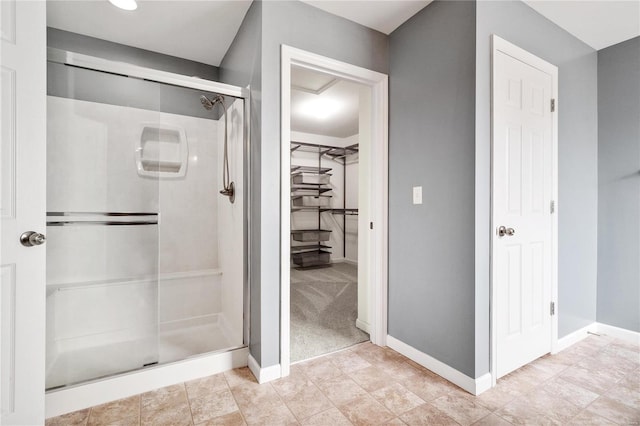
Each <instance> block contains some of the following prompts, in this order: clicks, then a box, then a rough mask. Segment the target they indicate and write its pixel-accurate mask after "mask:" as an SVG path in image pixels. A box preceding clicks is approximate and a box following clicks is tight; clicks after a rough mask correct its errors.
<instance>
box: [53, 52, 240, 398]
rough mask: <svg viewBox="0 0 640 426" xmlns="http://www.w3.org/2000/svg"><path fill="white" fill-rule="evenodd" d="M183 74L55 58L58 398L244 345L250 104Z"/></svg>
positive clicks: (57, 55)
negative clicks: (61, 392)
mask: <svg viewBox="0 0 640 426" xmlns="http://www.w3.org/2000/svg"><path fill="white" fill-rule="evenodd" d="M124 69H126V70H128V71H127V72H124V71H123V70H124ZM178 77H180V78H178ZM178 77H176V76H175V75H169V73H162V72H159V71H154V72H151V73H150V72H149V70H145V69H142V68H140V67H136V66H124V68H123V65H122V64H119V63H113V62H110V61H105V60H102V59H99V58H91V57H88V56H85V55H80V54H77V53H73V52H66V51H56V50H55V49H50V51H49V63H48V78H49V82H48V94H49V96H48V104H47V107H48V112H47V114H48V129H47V132H48V135H47V360H46V387H47V389H48V390H54V389H59V388H65V387H68V386H70V385H77V384H82V383H87V382H89V381H95V380H97V379H102V378H106V377H113V376H114V375H120V374H123V373H127V372H132V371H140V370H144V369H146V368H155V366H158V365H163V364H168V363H173V362H176V361H181V360H185V359H190V358H194V357H199V356H204V355H205V354H206V355H211V354H216V353H222V352H226V351H230V350H234V349H237V348H241V347H244V346H246V344H247V342H248V331H247V329H246V321H245V315H244V312H245V311H246V301H247V300H248V297H247V294H246V293H247V288H248V286H247V280H248V277H247V262H248V259H247V253H248V250H247V214H246V205H247V202H246V200H247V199H248V198H247V188H246V186H245V182H247V172H246V169H247V168H246V164H247V161H248V160H247V155H248V154H247V153H248V149H247V147H248V141H247V138H246V131H245V102H246V98H245V97H243V96H240V95H238V94H237V93H236V92H237V90H236V91H235V92H234V90H231V89H230V88H231V86H228V87H226V85H222V84H219V83H212V82H208V81H205V80H201V79H197V78H192V77H184V78H183V77H182V76H178ZM172 79H173V80H172ZM216 87H220V88H221V90H219V91H216V90H215V89H216ZM238 90H241V89H238ZM234 93H235V95H234ZM203 106H204V107H205V108H203Z"/></svg>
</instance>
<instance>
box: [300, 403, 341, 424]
mask: <svg viewBox="0 0 640 426" xmlns="http://www.w3.org/2000/svg"><path fill="white" fill-rule="evenodd" d="M300 424H302V425H303V426H351V422H350V421H349V420H348V419H347V418H346V417H345V416H344V414H342V413H341V412H340V410H338V409H337V408H336V407H332V408H330V409H328V410H326V411H323V412H321V413H318V414H314V415H313V416H311V417H308V418H306V419H304V420H302V421H301V422H300Z"/></svg>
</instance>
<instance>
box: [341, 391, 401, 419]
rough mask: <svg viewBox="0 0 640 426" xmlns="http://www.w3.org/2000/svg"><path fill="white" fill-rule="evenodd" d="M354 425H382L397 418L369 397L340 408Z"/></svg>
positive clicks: (355, 400)
mask: <svg viewBox="0 0 640 426" xmlns="http://www.w3.org/2000/svg"><path fill="white" fill-rule="evenodd" d="M338 408H339V409H340V411H341V412H342V414H344V415H345V417H346V418H347V419H348V420H349V421H350V422H351V423H353V424H354V425H356V426H360V425H382V424H384V423H386V422H387V421H389V420H391V419H393V418H394V417H395V416H394V415H393V413H391V411H389V410H387V409H386V408H385V407H383V406H382V404H380V403H379V402H378V401H376V400H375V399H374V398H373V397H372V396H370V395H367V396H363V397H360V398H358V399H354V400H353V401H351V402H349V403H347V404H345V405H343V406H341V407H338Z"/></svg>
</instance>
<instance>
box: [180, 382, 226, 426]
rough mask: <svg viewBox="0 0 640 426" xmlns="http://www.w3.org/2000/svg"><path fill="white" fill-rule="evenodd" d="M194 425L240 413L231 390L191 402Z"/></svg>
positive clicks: (210, 394)
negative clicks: (235, 412) (236, 412)
mask: <svg viewBox="0 0 640 426" xmlns="http://www.w3.org/2000/svg"><path fill="white" fill-rule="evenodd" d="M189 404H190V405H191V414H192V415H193V422H194V423H196V424H197V423H202V422H204V421H205V420H209V419H212V418H214V417H219V416H224V415H225V414H229V413H233V412H234V411H238V405H237V404H236V401H235V399H234V397H233V395H232V393H231V391H230V390H229V389H222V390H217V391H214V392H211V393H208V394H207V395H206V396H203V397H200V398H193V399H190V400H189Z"/></svg>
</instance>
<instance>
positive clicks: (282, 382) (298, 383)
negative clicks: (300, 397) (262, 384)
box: [271, 372, 312, 399]
mask: <svg viewBox="0 0 640 426" xmlns="http://www.w3.org/2000/svg"><path fill="white" fill-rule="evenodd" d="M311 384H312V382H311V379H309V378H308V377H307V376H305V375H304V374H303V373H302V372H296V373H293V372H292V373H291V374H290V375H289V376H287V377H283V378H282V379H278V380H274V381H273V382H271V386H273V388H274V389H275V390H276V392H278V395H280V396H281V397H282V398H283V399H287V398H290V397H292V396H294V395H295V394H297V393H298V392H300V391H301V390H302V389H304V388H306V387H307V386H309V385H311Z"/></svg>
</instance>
